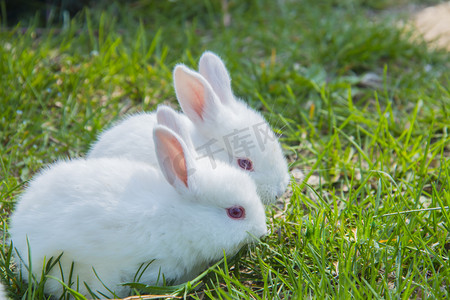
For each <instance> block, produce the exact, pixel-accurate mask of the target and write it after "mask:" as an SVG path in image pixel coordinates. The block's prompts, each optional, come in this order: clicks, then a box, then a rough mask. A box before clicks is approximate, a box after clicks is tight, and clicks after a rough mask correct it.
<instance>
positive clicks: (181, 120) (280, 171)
mask: <svg viewBox="0 0 450 300" xmlns="http://www.w3.org/2000/svg"><path fill="white" fill-rule="evenodd" d="M199 69H200V73H197V72H195V71H193V70H190V69H189V68H187V67H186V66H184V65H178V66H176V67H175V69H174V86H175V90H176V94H177V98H178V102H179V103H180V106H181V108H182V110H183V112H184V113H185V115H183V114H177V113H175V112H173V118H175V119H177V120H178V122H177V123H178V126H179V128H182V129H183V130H184V131H185V132H186V133H187V134H189V135H190V136H191V139H192V141H193V144H194V145H195V147H196V149H198V157H197V159H198V160H202V159H203V160H207V161H209V162H210V163H211V164H212V165H213V166H214V165H215V163H216V161H224V162H226V163H229V164H231V165H232V166H235V167H237V168H239V166H238V163H237V159H238V158H248V159H250V160H251V161H252V162H253V166H254V170H253V171H247V172H248V173H249V174H250V176H251V177H252V178H253V180H254V181H255V182H256V185H257V189H258V193H259V195H260V197H261V199H262V201H263V203H265V204H268V203H273V202H274V201H275V200H276V198H277V197H278V196H280V195H281V194H283V193H284V191H285V190H286V187H287V185H288V183H289V174H288V169H287V164H286V160H285V158H284V156H283V153H282V150H281V147H280V144H279V142H278V140H277V138H276V136H275V135H274V133H273V132H272V130H271V129H270V126H269V124H268V123H267V122H266V121H265V119H264V117H263V116H262V115H261V114H259V113H258V112H256V111H255V110H254V109H252V108H250V107H249V106H248V105H247V104H246V103H245V102H243V101H241V100H239V99H237V98H236V97H235V96H234V95H233V92H232V90H231V79H230V77H229V75H228V71H227V69H226V68H225V65H224V63H223V62H222V60H221V59H220V58H219V57H218V56H216V55H215V54H213V53H212V52H205V53H204V54H203V55H202V57H201V58H200V63H199ZM163 110H165V113H167V110H168V108H166V107H165V108H164V109H163ZM165 113H162V114H165ZM156 118H157V117H156V114H155V113H141V114H137V115H132V116H129V117H127V118H126V119H125V120H123V121H122V122H119V123H118V124H116V125H115V126H113V127H111V128H110V129H108V130H106V131H105V132H104V133H103V134H101V135H100V136H99V138H98V141H97V142H96V143H95V144H94V145H93V147H92V148H91V150H90V152H89V153H88V155H87V157H89V158H94V157H118V156H122V157H127V158H131V159H136V160H140V161H144V162H146V163H149V164H151V165H157V162H156V161H157V160H156V157H155V156H154V155H153V151H152V150H151V149H153V144H152V143H151V141H152V128H153V127H154V126H155V124H156V123H157V121H156ZM162 118H164V116H163V117H162ZM158 122H159V121H158ZM164 124H165V123H164ZM171 124H172V125H173V124H174V122H173V119H172V120H171V121H169V124H165V125H167V126H169V127H170V128H172V129H173V130H175V131H177V130H176V129H175V128H174V127H173V126H172V125H171ZM177 132H179V131H177ZM234 139H235V140H234ZM242 146H249V149H248V151H243V150H244V148H243V147H242ZM208 147H211V148H210V149H211V151H213V152H214V153H213V154H212V155H211V154H210V153H208V152H207V150H208ZM215 151H217V152H215ZM224 184H225V183H224Z"/></svg>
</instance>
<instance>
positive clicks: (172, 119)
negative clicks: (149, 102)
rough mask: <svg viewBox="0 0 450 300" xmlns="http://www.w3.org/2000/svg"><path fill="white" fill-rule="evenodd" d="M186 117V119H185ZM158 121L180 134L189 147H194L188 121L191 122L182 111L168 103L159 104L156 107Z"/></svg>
mask: <svg viewBox="0 0 450 300" xmlns="http://www.w3.org/2000/svg"><path fill="white" fill-rule="evenodd" d="M183 118H184V119H183ZM156 121H157V122H158V124H160V125H164V126H166V127H168V128H169V129H171V130H172V131H174V132H175V133H176V134H178V135H179V136H180V137H181V138H182V140H183V141H184V142H185V144H186V146H187V147H188V148H189V149H194V145H193V144H192V140H191V136H190V135H189V131H188V129H187V124H186V122H190V121H189V120H188V119H187V118H185V117H184V116H183V115H181V113H178V112H176V111H175V110H173V109H172V108H170V107H169V106H166V105H159V106H158V108H157V109H156Z"/></svg>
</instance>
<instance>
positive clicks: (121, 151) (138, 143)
mask: <svg viewBox="0 0 450 300" xmlns="http://www.w3.org/2000/svg"><path fill="white" fill-rule="evenodd" d="M155 125H156V114H155V113H138V114H134V115H130V116H127V117H126V118H125V119H123V120H121V121H119V122H118V123H117V124H116V125H113V126H112V127H111V128H109V129H107V130H106V131H105V132H103V133H102V134H100V135H99V138H98V140H97V141H96V142H95V143H94V144H93V145H92V147H91V150H90V151H89V152H88V154H87V157H88V158H100V157H124V158H128V159H132V160H138V161H144V162H147V163H150V164H152V165H154V166H157V164H158V162H157V159H156V156H155V151H154V149H155V147H154V144H153V128H154V127H155Z"/></svg>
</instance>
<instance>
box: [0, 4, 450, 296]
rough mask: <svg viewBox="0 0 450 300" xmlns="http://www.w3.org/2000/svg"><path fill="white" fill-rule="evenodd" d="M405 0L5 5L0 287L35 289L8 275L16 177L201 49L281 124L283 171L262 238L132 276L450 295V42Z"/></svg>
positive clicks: (152, 103) (228, 287)
mask: <svg viewBox="0 0 450 300" xmlns="http://www.w3.org/2000/svg"><path fill="white" fill-rule="evenodd" d="M123 2H124V1H123ZM409 2H411V1H403V0H393V1H387V0H383V1H371V0H368V1H367V0H345V1H333V0H321V1H315V0H304V1H293V0H286V1H270V0H262V1H258V0H253V1H229V3H228V4H229V5H228V8H226V9H225V8H222V7H221V4H220V1H211V2H209V1H201V0H195V1H190V2H189V4H187V3H185V2H184V1H145V0H136V1H132V2H130V3H131V4H129V5H123V4H120V3H117V2H113V3H109V4H108V5H105V6H101V5H99V6H95V7H92V8H91V9H89V10H83V11H81V12H80V13H79V14H78V15H77V16H76V17H74V18H72V19H70V18H68V17H67V15H65V14H57V15H55V19H56V20H57V21H58V22H56V23H54V24H53V25H46V24H42V23H39V21H38V19H37V18H28V19H23V20H22V21H21V23H20V24H19V25H17V26H16V27H11V26H9V27H7V26H6V25H5V24H6V22H5V19H4V16H5V12H4V10H3V9H2V16H3V17H2V21H3V25H2V27H1V31H0V78H1V80H0V154H1V156H0V193H1V195H0V201H1V211H0V213H1V217H2V222H1V229H2V230H3V242H2V246H1V259H0V272H1V278H2V282H3V284H4V285H5V286H6V288H7V290H8V291H9V294H10V296H11V297H12V298H13V299H41V298H44V297H45V296H43V294H42V285H35V286H31V285H27V284H24V283H22V282H21V280H20V279H19V278H18V277H17V276H16V275H15V274H14V265H13V264H12V263H11V260H10V254H11V249H10V247H9V246H10V245H9V243H8V242H7V241H6V238H7V237H8V225H7V220H8V216H9V214H10V213H11V211H12V210H13V209H14V204H15V202H16V200H17V199H18V196H19V195H20V193H21V191H23V189H24V185H25V184H26V182H27V180H29V179H31V178H32V176H33V174H34V173H35V172H37V171H38V170H39V169H40V168H42V167H44V166H45V165H47V164H48V163H51V162H53V161H55V160H56V159H58V158H65V157H79V156H83V155H84V154H85V153H86V151H87V150H88V149H89V145H90V144H91V143H92V142H93V141H94V140H95V137H96V135H97V134H99V132H101V130H102V129H103V128H105V127H107V126H108V125H110V124H111V123H112V122H114V121H115V120H118V119H120V118H121V117H122V116H124V115H125V114H128V113H133V112H137V111H143V110H145V111H150V110H153V109H154V108H155V107H156V106H157V105H158V104H160V103H166V104H167V103H168V104H171V105H176V103H177V102H176V99H175V92H174V90H173V85H172V69H173V67H174V66H175V64H176V63H180V62H183V63H185V64H187V65H188V66H190V67H192V68H195V69H197V63H198V58H199V57H200V55H201V53H202V52H203V51H205V50H211V51H214V52H216V53H217V54H219V55H220V56H221V57H222V58H223V59H224V61H225V62H226V65H227V67H228V69H229V71H230V74H231V77H232V79H233V81H232V85H233V89H234V91H235V92H236V94H237V95H238V96H240V97H242V98H243V99H245V100H246V101H248V103H249V104H250V105H251V106H252V107H254V108H256V109H258V110H260V111H262V112H263V113H264V114H265V116H266V118H267V120H269V121H270V123H271V124H272V126H273V127H274V129H275V130H276V131H278V133H280V134H282V137H281V142H282V144H283V148H284V150H285V151H286V156H287V157H288V158H289V162H290V170H291V173H292V184H291V186H290V187H289V190H288V192H287V193H286V195H285V197H283V199H281V201H279V203H278V204H277V205H273V206H271V207H268V208H267V217H268V224H269V228H270V234H269V235H268V236H266V237H265V238H264V239H263V240H262V241H261V243H260V244H258V245H254V246H252V247H249V249H243V251H241V253H240V257H239V259H236V258H235V259H232V258H227V261H225V262H222V263H221V264H219V265H217V266H214V267H212V268H211V269H210V270H209V272H207V273H206V275H205V276H204V277H202V278H199V279H198V280H197V281H195V282H192V283H189V284H186V285H183V286H178V287H167V288H161V289H159V290H151V289H146V288H143V289H142V290H141V293H142V294H169V295H171V294H178V295H179V296H187V297H192V298H193V299H209V298H211V299H216V298H219V299H232V298H239V299H240V298H249V299H278V298H283V299H285V298H286V299H293V298H308V299H310V298H314V299H328V298H329V299H335V298H340V299H346V298H352V299H380V298H382V299H410V298H414V299H448V298H450V262H449V251H450V235H449V226H450V210H449V209H448V208H449V205H450V189H449V181H450V136H449V127H450V89H449V86H450V85H449V83H450V71H449V67H450V55H449V53H448V52H445V51H440V50H432V49H428V48H427V46H426V44H425V43H424V42H423V41H422V40H421V39H420V38H419V37H414V36H413V35H412V33H411V32H408V31H406V30H402V28H401V26H400V24H401V22H400V21H401V19H402V18H404V17H405V16H406V15H405V14H404V13H402V11H404V10H403V9H402V8H401V7H403V6H404V5H406V4H407V3H409ZM436 2H437V1H434V2H433V1H426V4H429V3H436ZM0 3H4V2H0ZM105 3H106V1H105ZM415 3H417V4H424V3H419V2H418V1H415ZM2 7H3V6H2ZM399 7H400V8H399ZM228 18H231V21H230V22H228V21H227V19H228ZM224 20H225V21H224ZM175 107H176V106H175ZM48 280H51V279H48ZM139 287H140V286H139ZM193 287H195V289H194V288H193Z"/></svg>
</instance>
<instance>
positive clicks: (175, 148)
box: [167, 137, 188, 187]
mask: <svg viewBox="0 0 450 300" xmlns="http://www.w3.org/2000/svg"><path fill="white" fill-rule="evenodd" d="M167 154H168V155H169V157H170V158H171V161H172V165H171V167H172V171H173V174H175V175H176V176H177V177H178V179H180V180H181V181H182V182H183V183H184V185H185V186H186V187H188V174H187V167H186V159H185V157H184V153H183V148H182V147H181V145H180V143H179V142H178V140H177V139H176V138H174V137H170V143H168V144H167Z"/></svg>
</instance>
